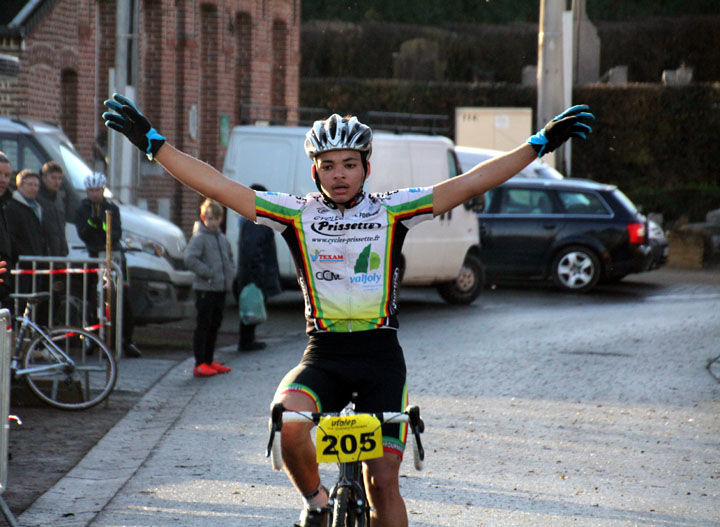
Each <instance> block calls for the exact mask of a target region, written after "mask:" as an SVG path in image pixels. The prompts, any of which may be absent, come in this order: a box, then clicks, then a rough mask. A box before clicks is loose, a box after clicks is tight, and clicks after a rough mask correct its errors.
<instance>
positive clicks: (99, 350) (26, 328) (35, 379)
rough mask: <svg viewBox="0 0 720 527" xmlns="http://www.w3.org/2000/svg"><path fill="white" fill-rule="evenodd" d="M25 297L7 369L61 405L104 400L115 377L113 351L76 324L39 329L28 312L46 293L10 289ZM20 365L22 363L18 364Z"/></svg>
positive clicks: (43, 397) (49, 401)
mask: <svg viewBox="0 0 720 527" xmlns="http://www.w3.org/2000/svg"><path fill="white" fill-rule="evenodd" d="M10 296H11V297H13V298H17V299H19V300H24V301H25V309H24V313H23V315H22V316H18V317H16V320H17V321H18V322H19V323H20V327H19V329H18V331H17V335H16V337H15V346H14V353H13V357H12V362H11V371H12V375H13V378H14V379H19V378H24V379H25V381H26V383H27V385H28V387H29V388H30V390H31V391H32V392H33V393H34V394H35V395H36V396H37V397H38V398H39V399H40V400H42V401H43V402H45V403H47V404H49V405H51V406H54V407H56V408H60V409H62V410H85V409H87V408H91V407H93V406H95V405H97V404H99V403H101V402H102V401H104V400H105V399H106V398H107V397H108V396H109V395H110V393H111V392H112V390H113V388H114V387H115V382H116V381H117V375H118V369H117V363H116V361H115V357H113V355H112V353H111V352H110V350H109V349H108V348H107V346H105V344H104V343H103V341H102V340H101V339H100V338H99V337H98V336H97V335H95V334H94V333H91V332H90V331H86V330H85V329H83V328H77V327H54V328H51V329H47V330H43V328H41V327H40V326H39V325H38V324H37V323H36V322H34V321H33V320H32V319H31V318H30V310H31V308H32V306H33V305H37V304H39V303H40V302H43V301H45V300H47V298H48V297H49V296H50V294H49V293H30V294H21V293H17V294H13V295H10ZM21 365H22V367H21Z"/></svg>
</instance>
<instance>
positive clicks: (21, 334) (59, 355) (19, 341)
mask: <svg viewBox="0 0 720 527" xmlns="http://www.w3.org/2000/svg"><path fill="white" fill-rule="evenodd" d="M27 305H28V306H29V305H30V304H27ZM25 311H26V313H27V311H28V308H27V307H26V308H25ZM16 320H18V321H19V322H20V329H19V331H18V336H17V338H16V341H15V353H14V354H13V358H12V371H13V372H14V373H15V375H26V374H27V373H29V372H35V373H38V372H42V371H50V370H57V369H58V367H60V366H61V365H60V364H50V365H48V366H35V367H33V368H25V369H23V368H20V367H19V363H20V356H21V354H20V352H21V351H22V346H23V341H24V339H25V332H26V331H27V328H30V329H31V334H33V335H39V336H41V337H42V338H43V339H44V340H45V342H46V343H47V344H48V348H47V349H48V351H50V352H51V353H53V354H54V355H55V358H56V359H58V360H60V361H61V362H63V363H64V364H70V365H74V364H75V361H73V360H72V359H71V358H70V357H68V355H67V354H66V353H65V352H64V351H63V350H62V349H60V347H59V346H58V345H57V344H55V343H54V342H53V341H52V339H51V338H50V336H49V335H48V334H47V333H45V331H43V329H42V328H41V327H40V326H39V325H38V324H37V323H36V322H34V321H33V320H32V319H30V318H29V317H28V316H26V315H23V316H21V317H17V319H16Z"/></svg>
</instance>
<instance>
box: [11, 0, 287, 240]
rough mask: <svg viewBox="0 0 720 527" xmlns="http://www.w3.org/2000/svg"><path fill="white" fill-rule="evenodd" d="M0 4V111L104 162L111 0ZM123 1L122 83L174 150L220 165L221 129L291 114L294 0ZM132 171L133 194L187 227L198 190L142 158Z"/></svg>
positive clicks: (114, 6)
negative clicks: (7, 62) (58, 134)
mask: <svg viewBox="0 0 720 527" xmlns="http://www.w3.org/2000/svg"><path fill="white" fill-rule="evenodd" d="M2 4H3V9H2V10H0V58H2V56H3V55H4V56H5V58H7V57H8V56H12V57H17V58H18V59H19V63H17V65H16V66H15V71H14V72H13V74H12V75H11V76H8V75H2V76H0V115H5V116H11V117H21V118H28V119H39V120H45V121H50V122H53V123H56V124H59V125H60V126H61V127H62V128H63V130H64V131H65V133H66V134H67V135H68V137H69V138H70V139H71V140H72V141H73V143H74V144H75V146H76V148H77V149H78V151H79V152H80V154H81V155H82V157H83V158H85V160H86V161H87V162H88V164H90V165H91V166H94V167H95V168H98V167H103V166H104V165H103V162H104V160H105V159H106V150H107V146H106V145H107V131H106V129H105V126H104V125H103V123H102V120H101V119H100V114H101V113H102V111H103V110H104V107H103V106H102V101H103V100H104V99H106V98H107V97H108V94H109V93H110V91H111V88H110V87H109V72H110V69H111V68H113V66H114V65H115V41H116V36H115V35H116V16H117V4H116V0H29V1H27V0H23V1H21V0H2ZM127 4H128V5H129V6H131V7H130V9H131V10H132V12H131V13H130V20H135V22H136V27H137V38H136V39H135V41H134V43H135V44H136V46H135V49H136V51H135V52H131V53H130V56H131V57H132V58H134V59H135V60H133V61H132V65H131V66H130V67H129V68H128V70H129V72H130V73H129V76H130V82H129V84H131V85H136V95H135V100H136V101H137V103H138V106H139V107H140V108H141V109H142V110H143V112H144V113H145V114H146V115H147V116H148V117H149V118H150V120H151V121H152V123H153V126H154V127H155V128H156V129H158V130H159V131H160V132H161V133H162V134H163V135H164V136H165V137H167V138H168V140H169V141H170V142H171V143H173V144H174V145H175V146H177V147H178V148H180V149H181V150H184V151H185V152H187V153H189V154H192V155H195V156H198V157H200V158H201V159H203V160H204V161H207V162H208V163H210V164H211V165H213V166H215V167H218V168H222V162H223V158H224V154H225V147H224V146H223V139H224V138H225V137H226V134H225V132H226V131H227V129H229V128H232V126H234V125H236V124H239V123H240V122H250V121H254V120H257V119H262V120H284V119H291V120H292V119H294V118H296V116H297V107H298V97H299V93H298V91H299V67H300V47H299V40H300V0H198V1H194V0H129V1H128V2H127ZM128 49H132V46H130V47H129V48H128ZM1 66H2V64H0V72H2V71H3V69H2V67H1ZM133 77H135V78H136V79H138V80H139V82H138V81H136V80H134V79H133ZM138 158H139V159H140V158H141V156H138ZM136 172H137V173H136V174H133V183H132V186H133V188H132V189H131V190H132V192H131V196H132V201H135V202H140V203H146V204H147V208H148V209H149V210H151V211H153V212H160V213H163V214H164V215H167V216H168V217H169V219H170V220H172V221H173V222H175V223H177V224H178V225H180V226H181V227H182V228H183V230H184V231H185V232H186V234H187V233H189V231H190V228H191V225H192V223H193V221H194V220H195V218H196V216H197V206H198V202H199V196H198V195H197V194H196V193H194V192H193V191H190V190H189V189H186V188H184V187H183V186H182V185H180V184H179V183H177V182H175V180H173V179H172V178H170V177H168V176H166V175H164V174H162V169H161V168H160V167H159V166H158V165H156V164H150V163H148V162H146V161H143V160H140V161H139V165H138V169H137V171H136Z"/></svg>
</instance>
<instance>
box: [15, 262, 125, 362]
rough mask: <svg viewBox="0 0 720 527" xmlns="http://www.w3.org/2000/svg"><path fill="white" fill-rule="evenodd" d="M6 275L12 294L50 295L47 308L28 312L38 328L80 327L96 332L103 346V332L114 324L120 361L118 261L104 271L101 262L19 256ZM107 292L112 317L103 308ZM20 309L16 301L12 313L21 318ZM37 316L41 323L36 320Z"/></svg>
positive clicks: (121, 299) (120, 320)
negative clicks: (12, 280)
mask: <svg viewBox="0 0 720 527" xmlns="http://www.w3.org/2000/svg"><path fill="white" fill-rule="evenodd" d="M10 273H11V274H12V275H13V276H14V278H15V292H16V293H37V292H48V293H50V298H49V300H48V302H47V304H44V305H42V306H33V308H32V312H31V318H32V319H33V320H36V322H38V323H39V324H40V325H42V326H46V327H48V328H51V327H54V326H61V325H62V326H75V327H82V328H84V329H86V330H88V331H94V332H97V333H98V335H99V336H100V338H101V339H102V340H103V341H105V342H107V340H106V335H107V330H108V329H109V328H110V327H111V326H112V324H113V320H115V325H116V327H115V330H116V331H115V332H114V333H115V335H114V336H115V342H114V346H115V356H116V357H117V358H118V359H119V358H120V355H121V353H122V349H123V346H122V328H123V309H122V305H123V294H124V291H123V283H124V281H123V273H122V269H121V267H120V265H119V262H118V261H115V260H113V262H112V263H111V267H110V269H109V270H108V268H107V261H106V259H105V258H84V259H77V258H62V257H50V256H20V257H19V258H18V263H17V265H16V267H15V268H14V269H12V270H11V271H10ZM93 277H96V279H93ZM108 285H109V286H110V287H107V286H108ZM111 292H112V293H114V294H113V295H112V304H113V305H112V307H113V308H114V314H115V316H114V317H113V316H112V314H111V313H110V309H107V308H109V307H111V306H108V305H107V303H108V302H107V301H108V297H109V296H110V295H111ZM46 306H47V310H45V307H46ZM22 307H23V306H21V301H20V300H18V299H16V300H15V304H14V312H15V313H16V314H21V313H22V311H21V309H22ZM39 307H41V308H42V309H38V308H39ZM38 312H40V313H41V316H42V320H37V319H36V316H38ZM93 312H94V313H93ZM16 329H17V328H16ZM108 344H110V343H108Z"/></svg>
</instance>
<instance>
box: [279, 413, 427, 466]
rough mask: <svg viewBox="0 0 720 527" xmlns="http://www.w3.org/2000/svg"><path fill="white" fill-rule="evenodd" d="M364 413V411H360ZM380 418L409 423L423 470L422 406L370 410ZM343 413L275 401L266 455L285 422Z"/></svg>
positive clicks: (318, 420)
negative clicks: (291, 407)
mask: <svg viewBox="0 0 720 527" xmlns="http://www.w3.org/2000/svg"><path fill="white" fill-rule="evenodd" d="M360 413H363V412H360ZM368 413H369V414H370V415H373V416H375V417H377V418H378V420H379V421H380V422H381V423H408V426H409V427H410V430H411V431H412V434H413V437H414V439H415V468H417V469H418V470H421V468H422V462H423V461H424V460H425V449H424V448H423V446H422V442H421V441H420V434H422V433H423V432H424V431H425V422H424V421H423V420H422V419H421V418H420V408H418V407H417V406H408V407H407V408H406V409H405V411H404V412H382V413H372V412H368ZM339 415H343V414H342V413H341V412H329V413H328V412H300V411H295V410H287V409H286V408H285V407H284V406H283V404H282V403H275V404H274V405H273V406H272V408H271V409H270V422H269V428H270V439H269V441H268V445H267V450H266V452H265V457H270V456H271V454H272V451H273V442H274V439H275V432H280V431H281V430H282V425H283V422H285V423H308V422H312V423H313V424H316V425H317V424H318V423H319V422H320V419H321V418H322V417H328V416H339Z"/></svg>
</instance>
